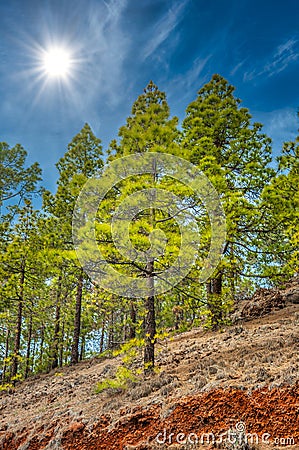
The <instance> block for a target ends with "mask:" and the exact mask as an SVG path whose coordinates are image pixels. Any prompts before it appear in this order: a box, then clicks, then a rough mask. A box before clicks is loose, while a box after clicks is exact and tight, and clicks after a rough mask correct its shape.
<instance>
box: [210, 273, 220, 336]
mask: <svg viewBox="0 0 299 450" xmlns="http://www.w3.org/2000/svg"><path fill="white" fill-rule="evenodd" d="M221 294H222V272H220V273H219V274H218V275H217V277H216V278H213V279H212V280H211V281H209V282H208V283H207V297H208V300H207V306H208V309H209V311H210V313H211V327H212V330H217V329H218V328H219V327H220V325H221V323H222V320H223V311H222V299H221Z"/></svg>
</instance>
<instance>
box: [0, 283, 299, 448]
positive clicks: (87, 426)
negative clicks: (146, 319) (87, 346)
mask: <svg viewBox="0 0 299 450" xmlns="http://www.w3.org/2000/svg"><path fill="white" fill-rule="evenodd" d="M298 301H299V300H298V281H297V282H296V283H295V284H294V283H293V285H289V286H287V289H286V290H284V291H283V292H278V291H266V290H260V291H258V292H257V293H256V295H255V296H254V298H253V299H252V300H251V301H250V302H245V301H244V302H241V304H240V305H239V307H238V310H237V311H236V313H235V314H234V323H233V325H231V326H229V327H227V328H226V329H225V330H223V332H221V333H214V332H206V331H203V330H202V329H199V328H198V329H194V330H192V331H189V332H185V333H182V334H179V335H176V336H174V337H173V338H170V339H169V338H168V339H165V340H163V341H161V342H159V343H158V344H157V367H158V368H159V373H157V374H156V375H154V376H153V377H151V378H147V379H142V380H140V381H139V382H138V383H136V384H132V385H131V386H130V387H128V388H127V389H126V390H112V389H110V390H108V391H104V392H102V393H100V394H96V393H95V387H96V384H97V382H99V381H101V380H103V379H105V378H106V377H111V376H113V374H114V373H115V371H116V368H117V366H118V365H119V364H121V357H119V356H118V357H115V358H111V359H105V360H104V359H100V358H94V359H91V360H88V361H84V362H82V363H80V364H78V365H76V366H74V367H65V368H63V369H60V370H57V371H55V372H52V373H50V374H47V375H42V376H39V377H36V378H32V379H29V380H27V381H25V382H23V383H20V384H18V385H17V386H16V389H15V390H14V391H13V392H8V393H7V392H3V393H2V394H1V396H0V411H1V417H0V448H1V450H16V449H19V450H38V449H43V450H50V449H53V450H54V449H56V450H59V449H61V450H62V449H63V450H75V449H76V450H79V449H80V450H102V449H103V450H104V449H108V450H109V449H127V450H129V449H131V450H133V449H162V448H166V447H168V446H169V444H171V445H170V448H176V449H178V448H179V449H187V448H188V449H191V448H201V447H200V446H199V445H198V446H196V445H193V444H192V443H191V442H195V441H196V437H197V438H198V439H199V441H200V439H201V438H202V436H203V433H213V434H214V436H215V439H216V440H217V439H218V440H219V436H220V434H221V433H225V432H227V431H228V430H229V429H230V428H232V427H237V428H240V429H242V427H244V426H246V432H248V433H257V436H258V437H255V440H258V444H259V447H260V448H263V447H265V448H269V445H268V444H269V442H271V443H272V444H276V445H278V447H283V448H285V446H286V445H289V446H290V445H291V446H290V447H289V448H292V449H299V423H298V419H299V357H298V347H299V331H298V325H299V303H298ZM140 362H141V359H140V361H139V360H138V358H137V359H136V361H135V363H134V364H135V366H136V367H137V366H138V365H139V364H140ZM171 433H173V434H171ZM180 433H184V435H185V437H184V436H183V435H182V434H180ZM264 433H267V434H266V435H265V434H264ZM263 434H264V439H263V438H262V435H263ZM186 437H187V438H188V439H187V443H185V444H184V442H183V441H184V439H185V438H186ZM210 439H211V437H210ZM188 440H189V441H190V442H189V443H188ZM206 440H207V439H206ZM210 442H211V441H210ZM219 446H220V445H218V447H219ZM222 447H223V448H230V449H232V448H234V449H236V448H237V445H235V444H229V443H228V442H225V443H223V444H222ZM249 447H250V448H251V446H249ZM249 447H248V448H249ZM242 448H245V447H242Z"/></svg>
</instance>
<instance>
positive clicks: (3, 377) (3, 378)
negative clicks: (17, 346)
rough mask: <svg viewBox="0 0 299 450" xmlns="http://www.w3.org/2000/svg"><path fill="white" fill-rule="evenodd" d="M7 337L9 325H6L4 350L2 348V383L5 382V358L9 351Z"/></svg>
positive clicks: (8, 335)
mask: <svg viewBox="0 0 299 450" xmlns="http://www.w3.org/2000/svg"><path fill="white" fill-rule="evenodd" d="M9 338H10V331H9V327H7V329H6V337H5V350H4V359H3V361H4V362H3V369H2V375H1V381H2V382H3V383H4V382H5V377H6V370H7V363H6V361H7V358H8V353H9Z"/></svg>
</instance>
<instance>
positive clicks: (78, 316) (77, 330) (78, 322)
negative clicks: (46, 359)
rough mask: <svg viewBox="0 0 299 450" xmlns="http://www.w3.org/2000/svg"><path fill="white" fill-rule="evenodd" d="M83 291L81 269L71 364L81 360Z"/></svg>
mask: <svg viewBox="0 0 299 450" xmlns="http://www.w3.org/2000/svg"><path fill="white" fill-rule="evenodd" d="M82 292H83V271H82V270H81V272H80V275H79V279H78V284H77V295H76V309H75V320H74V335H73V345H72V353H71V364H77V363H78V361H79V340H80V331H81V306H82Z"/></svg>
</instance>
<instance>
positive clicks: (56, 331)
mask: <svg viewBox="0 0 299 450" xmlns="http://www.w3.org/2000/svg"><path fill="white" fill-rule="evenodd" d="M61 282H62V277H61V275H59V278H58V286H57V293H56V305H55V327H54V336H53V347H52V352H51V353H52V355H51V361H50V364H51V369H56V367H58V347H59V333H60V309H61V302H60V298H61Z"/></svg>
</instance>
